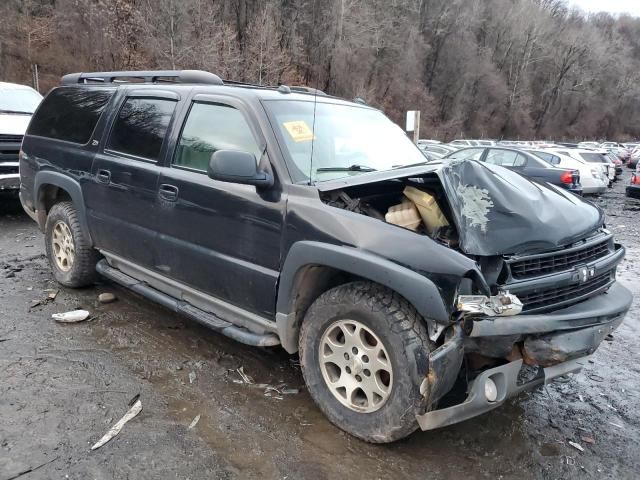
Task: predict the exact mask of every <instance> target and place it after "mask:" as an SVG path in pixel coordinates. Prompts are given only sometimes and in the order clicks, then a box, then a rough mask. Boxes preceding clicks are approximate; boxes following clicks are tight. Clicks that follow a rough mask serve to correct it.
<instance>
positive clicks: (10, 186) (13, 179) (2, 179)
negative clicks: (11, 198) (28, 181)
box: [0, 173, 20, 190]
mask: <svg viewBox="0 0 640 480" xmlns="http://www.w3.org/2000/svg"><path fill="white" fill-rule="evenodd" d="M19 188H20V174H18V173H7V174H0V190H18V189H19Z"/></svg>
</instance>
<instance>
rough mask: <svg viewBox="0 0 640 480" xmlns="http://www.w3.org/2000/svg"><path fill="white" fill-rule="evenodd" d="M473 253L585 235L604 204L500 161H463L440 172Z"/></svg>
mask: <svg viewBox="0 0 640 480" xmlns="http://www.w3.org/2000/svg"><path fill="white" fill-rule="evenodd" d="M437 174H438V177H439V178H440V181H441V183H442V185H443V187H444V189H445V193H446V196H447V199H448V201H449V205H450V207H451V212H452V215H453V217H454V220H455V223H456V225H457V227H458V233H459V239H460V248H461V249H462V251H464V252H465V253H467V254H469V255H482V256H489V255H504V254H521V253H531V252H536V251H545V250H551V249H554V248H558V247H562V246H565V245H568V244H571V243H574V242H576V241H578V240H582V239H583V238H585V237H586V236H588V235H589V234H591V233H593V232H594V231H595V230H597V229H598V228H600V227H602V226H603V224H604V213H603V212H602V210H601V209H599V208H598V207H596V206H595V205H593V204H592V203H589V202H587V201H585V200H583V199H582V198H580V197H577V196H575V195H573V194H572V193H569V192H567V191H564V190H562V189H561V188H557V187H554V186H551V185H549V186H547V185H542V184H540V183H536V182H533V181H531V180H528V179H527V178H525V177H523V176H521V175H519V174H517V173H515V172H512V171H510V170H508V169H506V168H503V167H499V166H496V165H491V164H486V163H481V162H478V161H475V160H465V161H458V162H451V163H446V164H445V165H444V166H443V167H442V169H440V170H439V171H438V172H437Z"/></svg>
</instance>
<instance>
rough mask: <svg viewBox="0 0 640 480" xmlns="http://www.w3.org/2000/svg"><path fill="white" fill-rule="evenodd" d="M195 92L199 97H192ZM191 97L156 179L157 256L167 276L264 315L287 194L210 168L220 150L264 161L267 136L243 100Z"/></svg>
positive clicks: (269, 309) (271, 302) (271, 304)
mask: <svg viewBox="0 0 640 480" xmlns="http://www.w3.org/2000/svg"><path fill="white" fill-rule="evenodd" d="M197 98H198V97H197ZM205 98H209V99H208V100H197V101H194V102H193V103H192V104H191V107H190V109H189V112H188V114H187V116H186V119H185V121H184V125H183V126H182V131H181V133H180V137H179V139H178V141H177V146H176V149H175V153H174V155H173V156H172V157H171V158H170V159H169V160H168V161H167V164H166V165H165V167H164V168H162V169H161V176H160V181H159V187H158V206H159V208H158V214H159V215H160V219H159V220H160V225H159V230H158V231H159V236H158V249H159V256H158V262H159V263H158V264H157V265H156V270H157V271H158V272H159V273H163V274H166V275H168V276H169V277H170V278H172V279H174V280H177V281H179V282H181V283H184V284H187V285H188V286H190V287H192V288H194V289H196V290H198V291H200V292H203V293H205V294H208V295H210V296H213V297H216V299H218V300H222V301H224V302H227V303H230V304H232V305H235V306H237V307H240V308H242V309H245V310H249V311H251V312H253V313H255V314H258V315H262V316H272V315H273V313H274V310H275V297H276V284H277V280H278V272H279V267H280V241H281V233H282V225H283V214H284V208H285V204H284V199H283V195H282V190H281V188H280V183H279V182H278V180H277V179H276V182H275V186H274V187H272V188H269V189H266V190H262V189H259V188H256V187H255V186H251V185H240V184H235V183H227V182H220V181H216V180H212V179H211V178H209V177H208V175H207V167H208V164H209V159H210V158H211V155H212V154H213V153H214V152H215V151H217V150H238V151H243V152H249V153H252V154H253V155H254V156H255V158H256V162H261V166H263V167H264V168H269V164H268V162H269V161H268V158H267V156H266V153H265V152H266V142H265V141H264V139H263V137H262V134H261V132H260V131H259V130H258V129H255V128H252V127H251V125H256V122H255V121H254V122H252V121H251V120H250V117H249V115H250V114H249V113H248V112H247V111H245V110H244V109H243V107H242V105H241V104H237V103H235V102H233V101H231V100H229V101H226V100H224V99H220V98H217V97H216V99H212V98H210V97H205Z"/></svg>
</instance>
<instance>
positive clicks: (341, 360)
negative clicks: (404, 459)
mask: <svg viewBox="0 0 640 480" xmlns="http://www.w3.org/2000/svg"><path fill="white" fill-rule="evenodd" d="M299 342H300V343H299V349H300V352H299V354H300V364H301V367H302V373H303V375H304V379H305V382H306V384H307V388H308V389H309V393H310V394H311V396H312V398H313V400H314V401H315V402H316V404H317V405H318V407H319V408H320V410H322V412H323V413H324V414H325V415H326V416H327V418H328V419H329V420H330V421H331V422H332V423H333V424H334V425H336V426H337V427H339V428H341V429H343V430H345V431H346V432H348V433H350V434H351V435H354V436H356V437H358V438H360V439H362V440H365V441H367V442H372V443H387V442H393V441H395V440H399V439H401V438H404V437H406V436H407V435H409V434H411V433H412V432H413V431H415V430H416V429H417V428H418V423H417V421H416V414H419V413H423V412H424V409H425V406H426V403H427V402H426V399H425V398H424V397H423V396H422V395H421V394H420V384H421V383H422V381H423V380H424V378H425V376H426V374H427V372H428V368H429V353H430V351H431V350H432V349H433V348H434V347H433V344H432V343H431V342H430V340H429V337H428V334H427V330H426V327H425V324H424V321H423V319H422V317H420V315H419V314H418V313H417V312H416V310H415V309H414V308H413V307H412V306H411V305H410V304H409V303H408V302H407V301H406V300H405V299H404V298H402V297H401V296H400V295H398V294H397V293H395V292H393V291H391V290H389V289H387V288H385V287H382V286H380V285H377V284H374V283H371V282H364V281H360V282H353V283H348V284H345V285H341V286H338V287H336V288H333V289H331V290H329V291H327V292H325V293H324V294H322V295H321V296H320V297H319V298H318V299H317V300H316V301H315V302H314V303H313V304H312V305H311V307H310V308H309V310H308V311H307V314H306V315H305V318H304V321H303V324H302V328H301V329H300V338H299Z"/></svg>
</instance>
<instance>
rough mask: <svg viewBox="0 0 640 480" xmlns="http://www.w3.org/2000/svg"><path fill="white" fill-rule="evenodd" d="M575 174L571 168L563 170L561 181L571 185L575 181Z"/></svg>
mask: <svg viewBox="0 0 640 480" xmlns="http://www.w3.org/2000/svg"><path fill="white" fill-rule="evenodd" d="M573 175H574V173H573V172H572V171H571V170H567V171H566V172H562V175H560V181H561V182H562V183H564V184H566V185H571V184H572V183H573Z"/></svg>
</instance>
